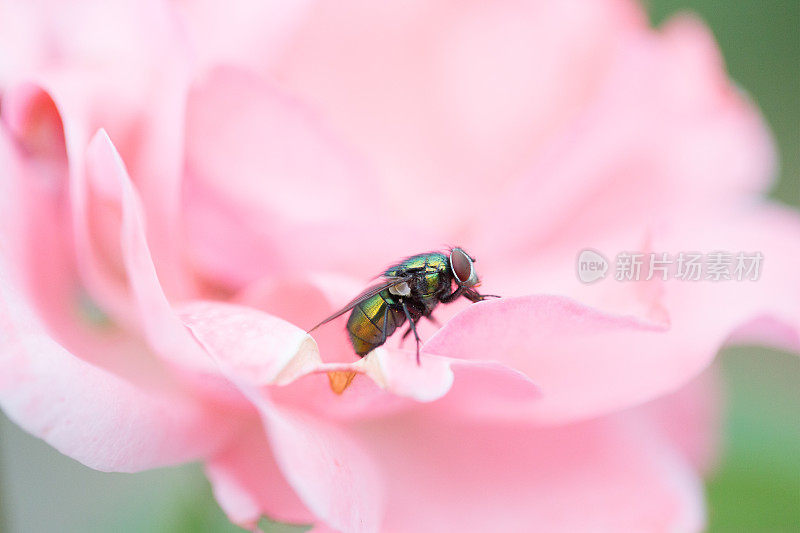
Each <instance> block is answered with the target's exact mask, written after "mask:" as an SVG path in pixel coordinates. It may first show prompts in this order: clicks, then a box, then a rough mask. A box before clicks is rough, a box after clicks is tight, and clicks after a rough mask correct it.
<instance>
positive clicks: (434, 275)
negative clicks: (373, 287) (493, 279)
mask: <svg viewBox="0 0 800 533" xmlns="http://www.w3.org/2000/svg"><path fill="white" fill-rule="evenodd" d="M383 275H384V276H385V277H386V278H389V279H396V278H401V279H402V278H407V279H408V282H407V283H408V288H409V289H410V294H409V295H408V296H406V297H405V298H406V303H407V306H408V311H409V314H410V315H411V319H412V320H414V321H416V320H418V319H419V318H420V317H421V316H430V313H431V311H433V309H434V307H436V304H438V303H439V301H440V300H439V298H440V296H442V295H443V294H448V293H450V292H451V286H452V281H453V275H452V273H451V271H450V262H449V260H448V258H447V256H446V255H444V254H443V253H440V252H429V253H424V254H419V255H415V256H412V257H409V258H408V259H405V260H404V261H402V262H401V263H398V264H397V265H394V266H392V267H390V268H389V269H387V270H386V271H385V272H384V273H383ZM400 298H401V296H399V295H398V294H397V291H396V290H393V289H391V288H387V289H384V290H382V291H381V292H379V293H378V294H375V295H374V296H371V297H369V298H366V299H365V300H363V301H361V302H359V303H358V304H356V306H355V307H353V311H352V312H351V313H350V318H349V319H348V320H347V332H348V333H349V334H350V342H352V344H353V349H354V350H355V352H356V353H357V354H358V355H361V356H363V355H366V354H367V353H369V352H370V351H372V350H373V349H375V348H377V347H378V346H380V345H382V344H383V343H384V342H386V339H387V338H388V337H389V336H391V335H392V333H394V332H395V330H396V329H397V328H399V327H400V326H402V325H403V324H404V323H405V321H406V315H405V312H404V311H403V308H402V304H401V301H400Z"/></svg>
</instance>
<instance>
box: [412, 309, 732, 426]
mask: <svg viewBox="0 0 800 533" xmlns="http://www.w3.org/2000/svg"><path fill="white" fill-rule="evenodd" d="M689 347H691V348H692V350H688V348H689ZM699 348H700V347H699V346H695V345H693V343H692V342H691V340H690V339H688V338H675V337H673V336H670V335H669V334H668V331H667V330H665V328H664V327H663V326H659V325H654V324H651V323H647V322H644V321H641V320H638V319H636V318H633V317H621V316H614V315H610V314H606V313H602V312H600V311H597V310H595V309H591V308H588V307H585V306H583V305H581V304H579V303H577V302H574V301H572V300H568V299H566V298H562V297H558V296H526V297H517V298H503V299H498V300H489V301H485V302H482V303H479V304H474V305H471V306H469V307H468V308H467V309H465V310H464V311H462V312H461V313H459V314H458V315H456V316H455V317H454V318H453V319H452V320H450V321H449V322H448V323H447V324H445V326H444V327H443V328H442V329H441V330H439V332H438V333H437V334H436V335H434V337H433V338H432V339H430V340H429V341H428V342H427V343H426V344H425V347H424V351H425V352H426V353H432V354H439V355H445V356H448V357H453V358H460V359H469V360H495V361H498V362H500V363H503V364H504V365H506V366H508V367H511V368H514V369H516V370H519V371H521V372H523V373H524V374H525V375H527V376H528V377H529V378H530V379H531V380H532V381H534V382H535V383H536V384H537V385H538V386H539V387H540V389H541V392H542V398H541V400H539V401H537V402H536V403H535V404H532V405H530V411H529V416H530V417H531V418H532V419H535V420H539V421H564V420H570V419H575V418H583V417H587V416H591V415H597V414H600V413H606V412H609V411H613V410H616V409H619V408H621V407H624V406H627V405H632V404H635V403H638V402H641V401H643V400H646V399H650V398H654V397H656V396H658V395H659V394H662V393H663V392H666V391H668V390H670V389H673V388H675V387H676V386H677V385H678V384H680V383H682V382H683V381H684V380H685V379H686V377H687V375H688V376H691V375H693V374H694V373H696V372H699V370H700V369H701V368H702V366H703V365H704V364H705V363H706V359H703V358H702V357H698V353H697V352H696V351H694V350H699ZM715 349H716V346H706V347H705V352H702V353H712V354H713V351H714V350H715ZM610 384H613V386H612V385H610Z"/></svg>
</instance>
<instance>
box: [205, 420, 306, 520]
mask: <svg viewBox="0 0 800 533" xmlns="http://www.w3.org/2000/svg"><path fill="white" fill-rule="evenodd" d="M206 472H207V473H208V477H209V480H210V481H211V484H212V485H213V487H214V496H215V497H216V499H217V501H218V502H219V504H220V505H221V506H222V508H223V509H224V510H225V512H226V513H227V515H228V517H229V518H230V519H231V521H232V522H234V523H236V524H239V525H241V526H243V527H253V525H255V524H256V523H257V522H258V520H259V518H261V516H262V515H266V516H268V517H269V518H271V519H272V520H279V521H281V522H292V523H298V524H302V523H311V522H313V521H314V516H313V515H312V514H311V513H310V512H309V511H308V509H306V507H305V506H304V505H303V504H302V502H301V501H300V500H299V499H298V497H297V495H296V494H295V492H294V490H293V489H292V488H291V487H290V486H289V485H288V484H287V482H286V479H285V478H284V476H283V473H282V472H281V471H280V469H279V468H278V465H277V464H276V462H275V457H274V456H273V455H272V451H271V450H270V443H269V441H267V436H266V434H265V433H264V428H263V427H262V426H261V424H260V422H259V421H253V422H252V423H251V424H250V426H249V427H248V429H247V430H246V431H244V432H243V433H241V434H240V435H238V436H237V439H236V441H235V442H232V443H231V444H230V446H228V447H226V448H225V449H224V450H222V451H221V452H220V453H219V454H216V455H215V456H214V457H212V458H210V459H209V461H208V463H207V465H206Z"/></svg>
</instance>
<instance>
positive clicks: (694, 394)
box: [633, 365, 726, 473]
mask: <svg viewBox="0 0 800 533" xmlns="http://www.w3.org/2000/svg"><path fill="white" fill-rule="evenodd" d="M718 371H719V368H718V367H717V365H712V366H711V367H709V368H708V369H706V370H705V371H704V372H703V373H702V374H700V375H699V376H697V377H696V378H694V379H692V380H691V381H689V382H688V383H687V384H686V385H684V386H682V387H681V388H680V389H678V390H677V391H675V392H672V393H670V394H667V395H665V396H662V397H660V398H657V399H656V400H653V401H652V402H648V403H646V404H644V405H642V406H640V407H636V408H634V409H633V412H634V413H635V414H637V415H639V416H641V419H642V421H643V423H648V424H652V425H653V426H654V429H655V430H656V431H659V432H660V433H661V435H663V437H665V438H666V439H668V440H669V441H670V442H671V443H672V446H673V447H675V449H676V450H678V451H680V452H681V453H682V454H683V456H684V457H685V458H686V460H687V461H689V463H691V464H692V466H693V467H694V468H695V469H697V470H698V471H699V472H701V473H707V472H709V471H710V470H711V469H712V468H713V467H714V466H715V465H716V462H717V454H718V452H719V448H720V442H719V440H720V437H721V435H723V432H722V422H723V421H722V415H723V411H724V407H725V403H726V402H725V401H724V400H725V396H726V395H725V390H724V387H723V385H724V384H723V383H722V382H721V379H720V375H719V372H718Z"/></svg>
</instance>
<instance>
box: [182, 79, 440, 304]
mask: <svg viewBox="0 0 800 533" xmlns="http://www.w3.org/2000/svg"><path fill="white" fill-rule="evenodd" d="M186 128H187V138H186V158H187V161H186V172H187V174H186V183H185V184H184V195H185V196H184V202H185V204H184V205H185V216H186V219H185V226H186V229H187V238H188V241H189V242H188V246H189V250H188V251H189V253H190V254H191V256H192V259H193V261H194V263H195V264H196V267H197V268H198V269H199V270H200V272H201V273H202V274H204V275H205V276H206V277H207V278H208V279H210V280H213V283H215V284H217V285H221V286H222V287H224V288H227V289H234V290H237V289H240V288H242V287H243V286H244V285H246V284H248V283H251V282H253V281H255V280H257V279H260V278H262V277H264V276H267V275H269V276H279V275H280V276H287V275H297V274H298V273H302V272H303V271H308V270H312V269H313V270H326V269H343V270H345V271H347V272H350V273H354V274H355V275H359V274H362V275H364V276H365V277H366V276H371V275H375V274H377V273H378V272H376V271H375V270H372V269H376V270H377V269H380V268H381V267H382V266H384V264H385V263H387V262H388V261H390V260H392V259H395V258H396V256H395V255H394V254H397V253H398V251H400V252H399V253H403V250H408V251H415V250H416V249H417V248H416V247H418V246H423V245H426V243H428V244H429V245H430V244H432V243H436V242H437V241H436V240H434V239H432V238H430V237H428V238H421V237H420V235H422V234H424V233H423V232H422V231H419V230H413V229H411V230H410V229H409V228H408V227H406V226H404V225H401V224H399V223H394V224H387V223H385V222H383V221H382V220H383V218H384V217H381V216H380V215H381V212H380V210H379V205H378V203H377V202H376V198H377V191H376V190H375V184H374V181H373V180H371V179H369V176H368V175H367V173H366V172H365V171H364V169H362V168H361V165H360V163H359V162H358V161H357V160H356V159H355V158H354V157H353V155H352V154H350V153H348V150H347V149H345V147H344V146H343V145H341V143H339V142H338V141H337V140H336V139H335V138H334V137H333V136H332V135H331V134H330V133H329V132H327V131H326V128H325V127H324V124H323V123H322V121H321V120H320V119H319V118H318V117H316V116H315V115H314V114H313V113H311V112H310V111H309V110H308V109H306V108H305V107H303V106H302V105H300V103H298V102H296V101H294V100H292V99H290V98H288V97H286V96H285V95H283V94H281V93H280V92H279V91H277V90H276V89H275V88H274V87H273V86H271V85H269V84H266V83H265V82H264V81H262V80H259V79H258V78H255V77H254V76H252V75H250V74H247V73H244V72H241V71H237V70H233V69H218V70H215V71H214V72H212V73H211V74H210V75H209V77H208V79H207V80H206V81H205V83H203V84H200V85H198V86H196V87H195V88H194V89H193V91H192V93H191V94H190V99H189V104H188V110H187V126H186ZM332 241H333V242H336V243H337V246H335V247H331V246H330V243H331V242H332ZM365 243H368V244H366V245H365ZM365 251H368V252H369V253H370V255H371V256H373V259H374V261H375V263H374V264H375V265H377V266H375V267H372V269H369V264H365V262H364V261H363V259H362V258H363V254H364V253H365Z"/></svg>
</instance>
